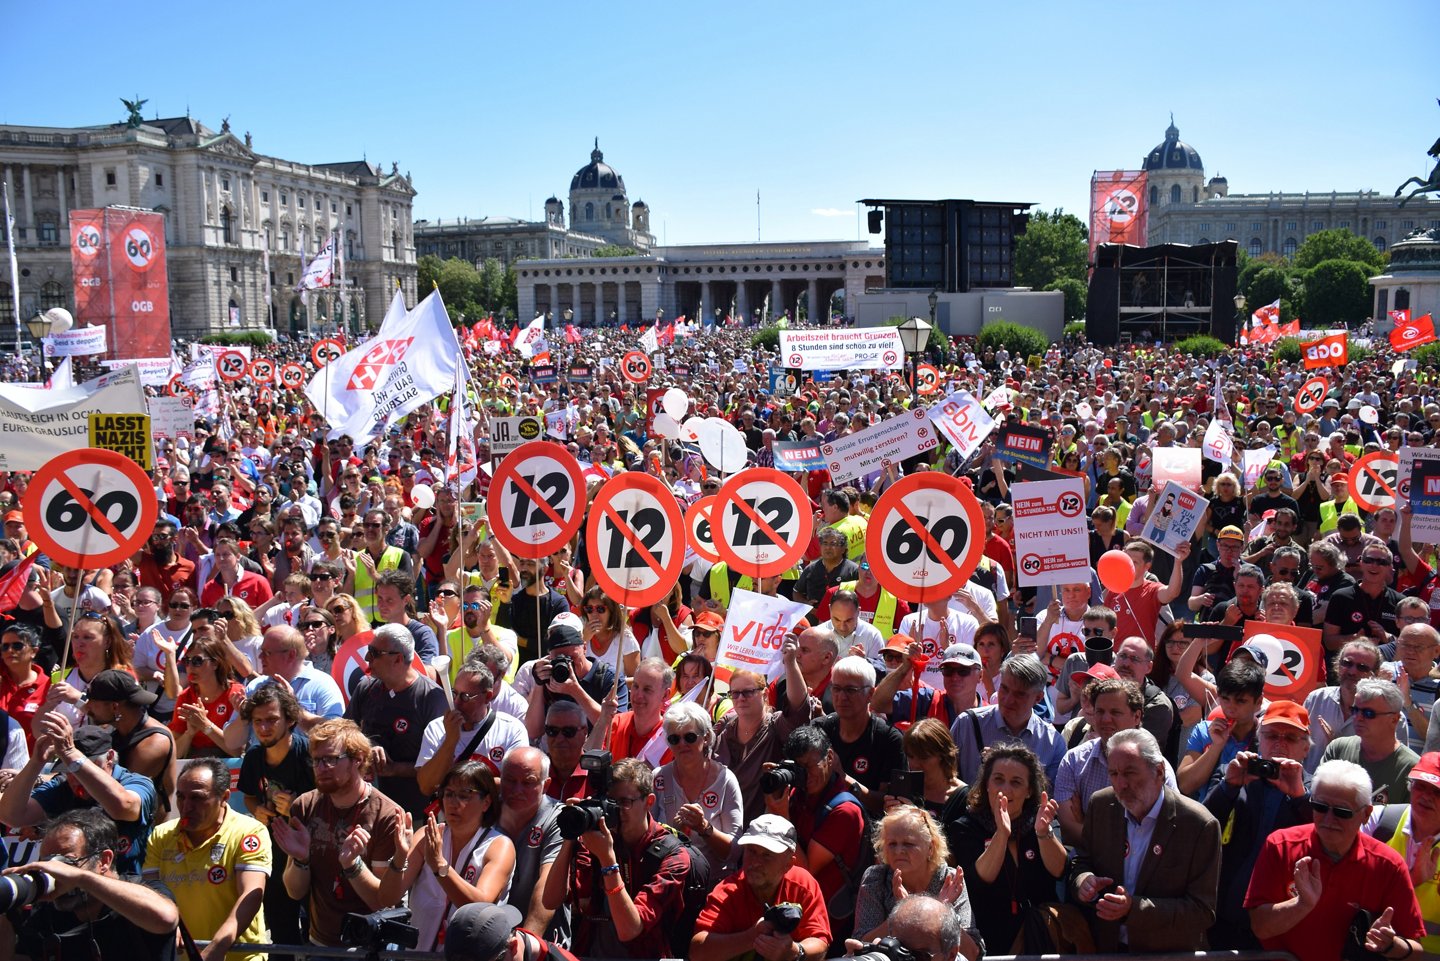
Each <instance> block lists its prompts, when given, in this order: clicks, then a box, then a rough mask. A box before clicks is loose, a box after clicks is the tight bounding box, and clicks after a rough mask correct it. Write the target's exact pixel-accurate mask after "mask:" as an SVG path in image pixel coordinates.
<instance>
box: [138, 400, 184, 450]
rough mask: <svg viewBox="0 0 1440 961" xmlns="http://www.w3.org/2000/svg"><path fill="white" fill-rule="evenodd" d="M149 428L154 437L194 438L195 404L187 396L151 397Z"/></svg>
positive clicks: (168, 438) (172, 438) (170, 438)
mask: <svg viewBox="0 0 1440 961" xmlns="http://www.w3.org/2000/svg"><path fill="white" fill-rule="evenodd" d="M147 403H149V405H150V429H151V431H152V432H154V434H155V436H156V437H164V438H166V439H167V440H175V439H176V438H177V437H184V438H186V439H187V440H194V439H195V405H194V404H193V403H192V402H191V400H190V398H189V397H183V396H182V397H151V398H149V399H148V401H147Z"/></svg>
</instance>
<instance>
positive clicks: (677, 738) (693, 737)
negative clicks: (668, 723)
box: [665, 731, 700, 747]
mask: <svg viewBox="0 0 1440 961" xmlns="http://www.w3.org/2000/svg"><path fill="white" fill-rule="evenodd" d="M698 740H700V735H699V734H696V733H695V732H694V731H686V732H685V733H684V734H667V735H665V743H667V744H669V745H670V746H671V747H674V746H675V745H677V744H679V743H680V742H681V741H684V742H685V743H686V744H694V743H695V742H696V741H698Z"/></svg>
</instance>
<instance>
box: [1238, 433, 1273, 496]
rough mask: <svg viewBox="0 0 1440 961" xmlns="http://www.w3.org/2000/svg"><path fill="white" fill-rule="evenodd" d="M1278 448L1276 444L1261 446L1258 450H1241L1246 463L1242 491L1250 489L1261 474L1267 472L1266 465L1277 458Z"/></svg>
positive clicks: (1241, 480) (1257, 481)
mask: <svg viewBox="0 0 1440 961" xmlns="http://www.w3.org/2000/svg"><path fill="white" fill-rule="evenodd" d="M1275 452H1276V448H1275V445H1274V444H1271V445H1270V446H1269V447H1261V448H1259V449H1258V450H1246V451H1241V452H1240V456H1241V458H1242V460H1243V463H1244V469H1245V476H1244V477H1242V478H1240V482H1241V487H1240V489H1241V490H1242V491H1248V490H1250V489H1251V488H1252V487H1254V486H1255V485H1256V484H1257V483H1259V481H1260V475H1261V474H1263V473H1265V465H1266V464H1268V463H1270V462H1271V461H1272V460H1274V459H1275Z"/></svg>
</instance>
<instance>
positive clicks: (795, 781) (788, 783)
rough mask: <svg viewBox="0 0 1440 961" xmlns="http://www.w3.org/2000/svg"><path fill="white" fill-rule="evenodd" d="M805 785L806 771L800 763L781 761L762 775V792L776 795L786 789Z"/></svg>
mask: <svg viewBox="0 0 1440 961" xmlns="http://www.w3.org/2000/svg"><path fill="white" fill-rule="evenodd" d="M804 783H805V770H804V769H803V768H802V767H800V763H799V762H798V761H781V762H780V763H779V764H777V765H775V766H774V767H772V768H771V769H770V770H768V771H766V772H765V773H764V774H761V775H760V790H761V791H762V792H764V793H765V794H774V793H775V792H777V791H780V790H783V789H784V788H794V787H800V786H802V785H803V784H804Z"/></svg>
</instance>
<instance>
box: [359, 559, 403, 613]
mask: <svg viewBox="0 0 1440 961" xmlns="http://www.w3.org/2000/svg"><path fill="white" fill-rule="evenodd" d="M404 557H405V552H404V551H402V550H401V549H400V548H398V547H389V546H387V547H386V548H385V550H384V551H383V552H381V554H380V563H378V564H376V565H375V572H376V573H377V574H378V573H379V572H380V571H393V570H396V569H398V568H399V567H400V561H401V559H402V558H404ZM355 600H356V601H358V602H359V603H360V608H361V609H362V610H363V611H364V612H365V619H366V620H367V621H373V620H375V618H376V616H377V614H376V612H375V580H374V578H372V577H371V576H370V572H369V571H367V570H366V569H365V565H364V564H358V563H357V564H356V565H355Z"/></svg>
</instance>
